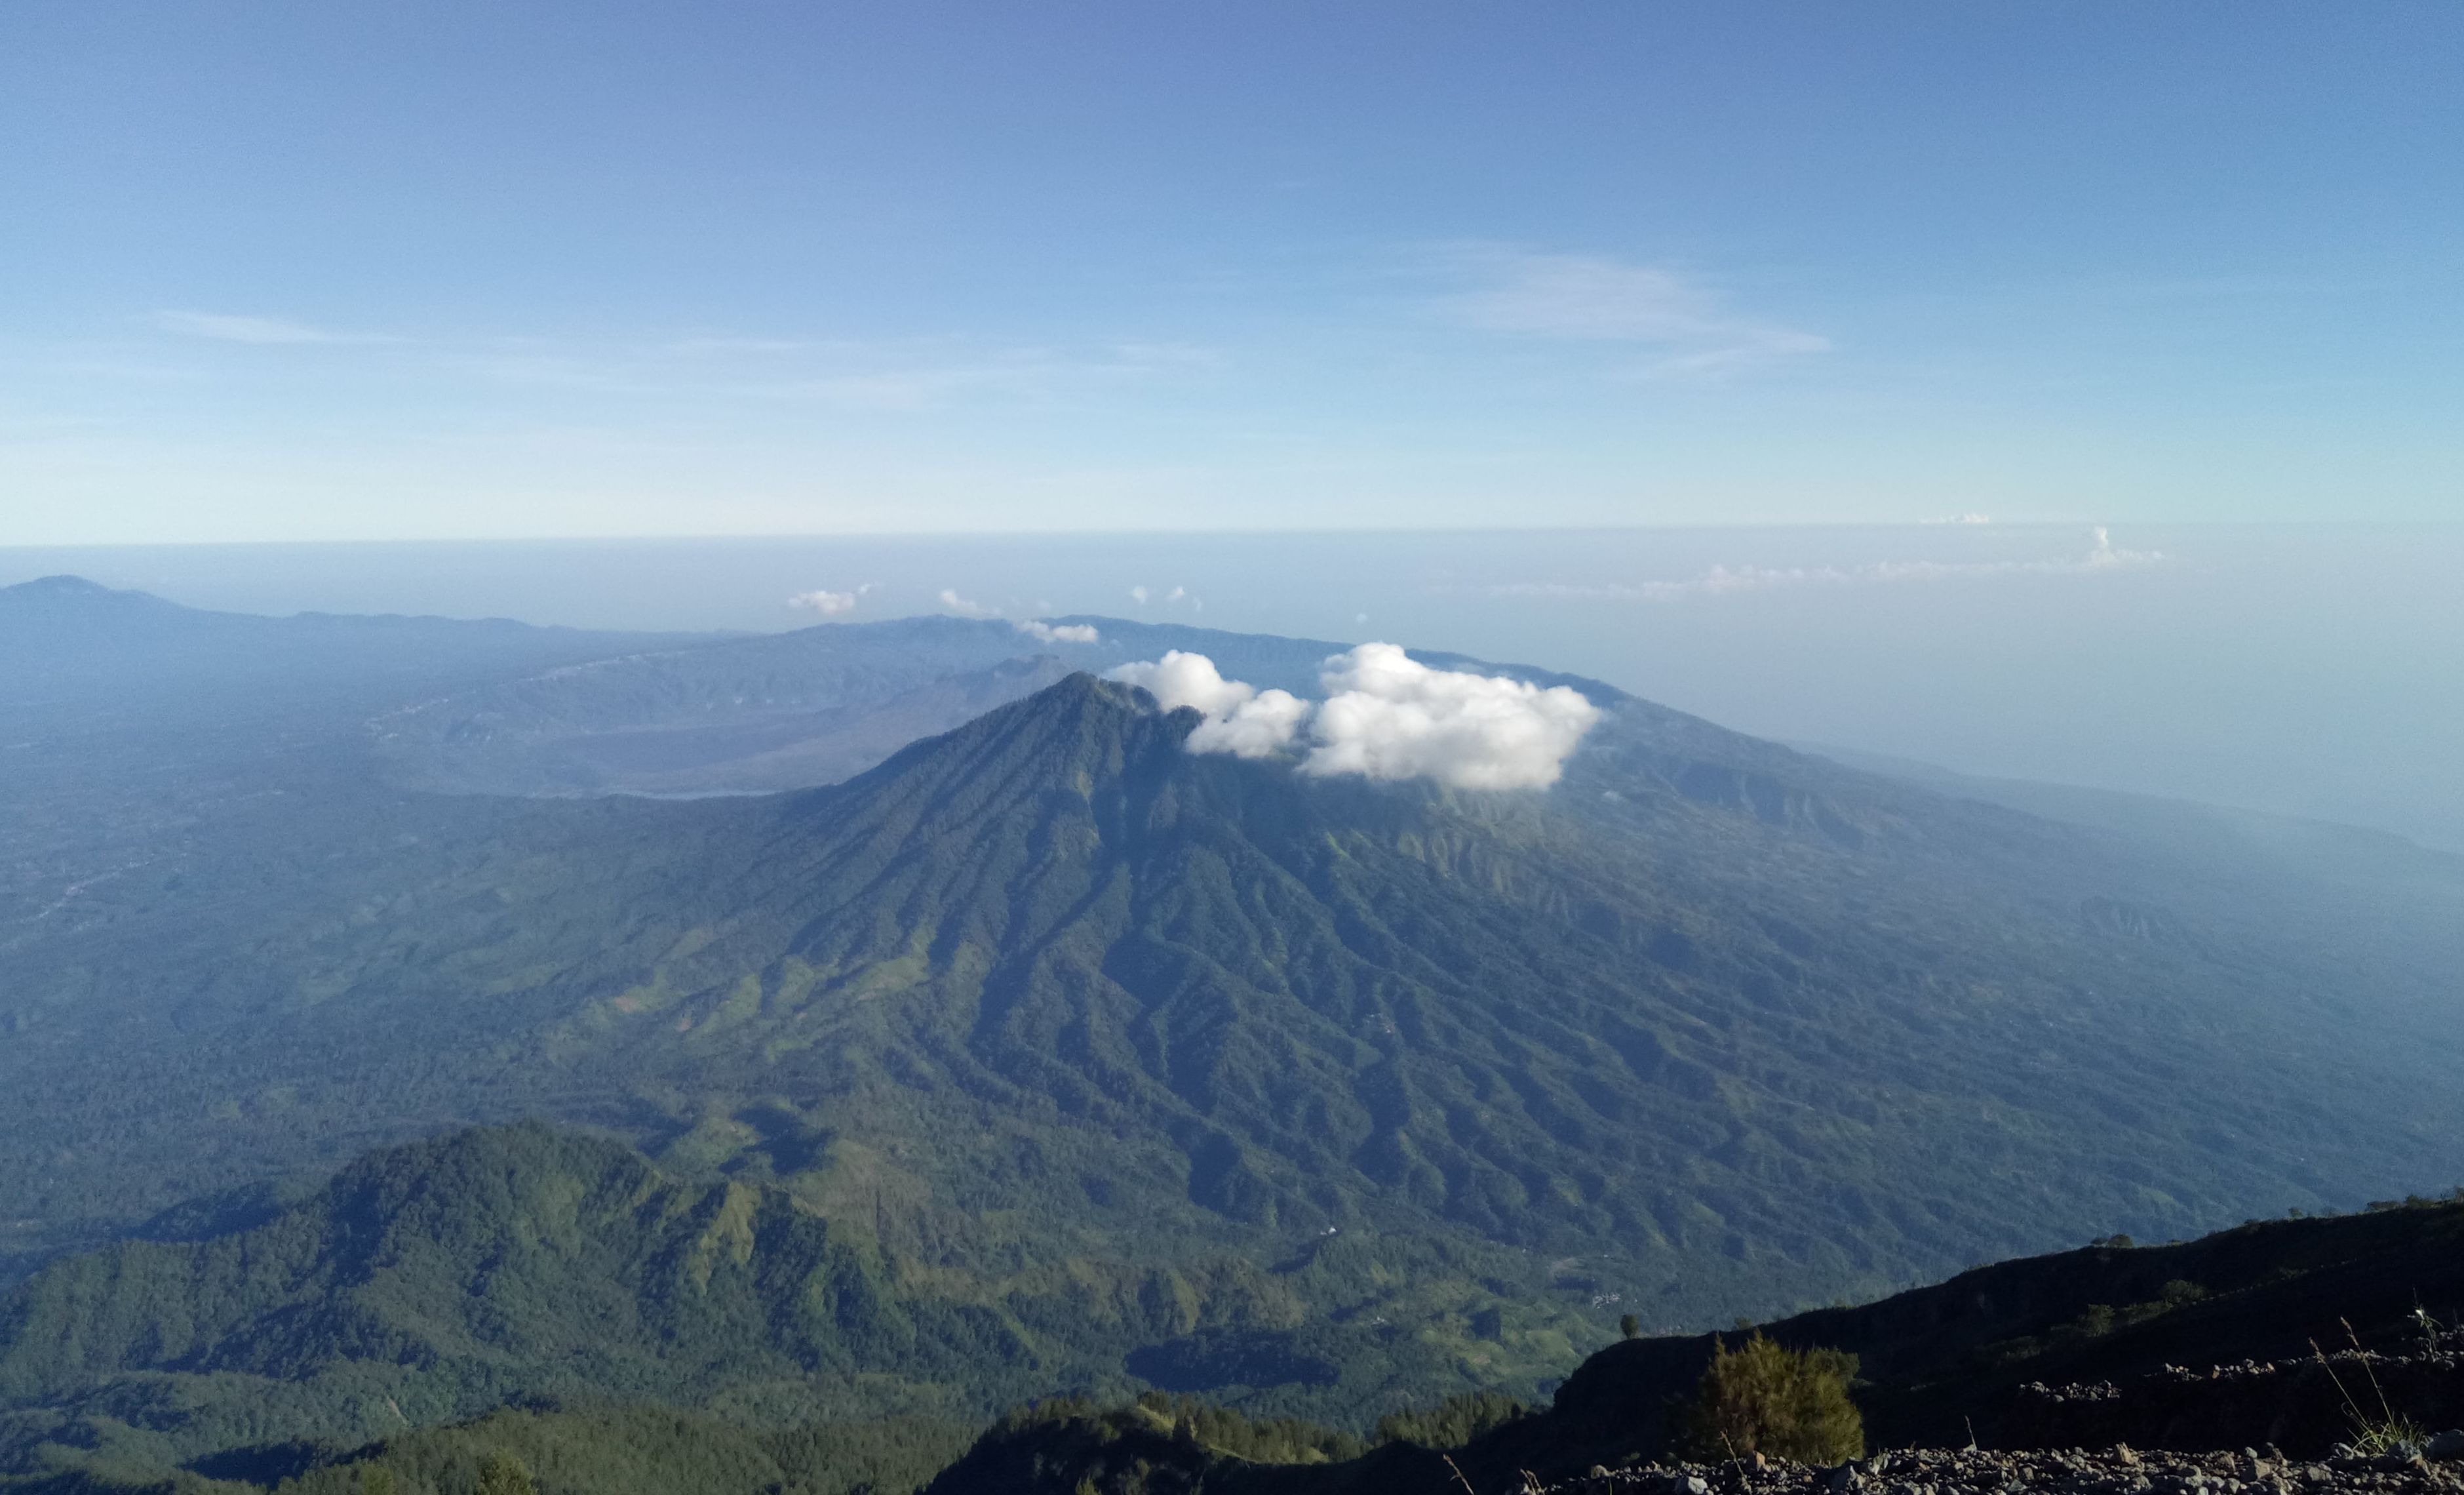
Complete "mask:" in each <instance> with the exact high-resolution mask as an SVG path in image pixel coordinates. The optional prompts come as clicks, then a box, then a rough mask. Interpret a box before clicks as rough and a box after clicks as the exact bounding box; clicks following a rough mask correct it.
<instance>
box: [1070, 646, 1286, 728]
mask: <svg viewBox="0 0 2464 1495" xmlns="http://www.w3.org/2000/svg"><path fill="white" fill-rule="evenodd" d="M1104 678H1105V679H1106V680H1116V681H1122V682H1124V683H1125V684H1131V685H1135V686H1137V687H1139V688H1140V689H1142V690H1144V691H1146V692H1147V693H1148V694H1149V695H1151V696H1153V697H1155V700H1156V701H1158V702H1160V703H1162V704H1163V708H1164V709H1165V710H1166V711H1177V710H1179V709H1180V708H1181V707H1183V706H1194V707H1196V708H1197V709H1198V710H1199V711H1201V712H1203V713H1205V714H1206V715H1208V716H1221V715H1224V714H1226V713H1228V712H1230V711H1231V710H1232V709H1233V708H1234V707H1235V706H1238V705H1240V704H1241V703H1243V702H1246V701H1250V700H1253V699H1255V698H1256V696H1257V694H1258V688H1257V687H1256V686H1255V685H1251V684H1249V683H1248V682H1247V681H1237V680H1225V679H1224V678H1223V674H1222V672H1221V671H1220V670H1218V669H1217V668H1216V667H1215V661H1214V660H1213V659H1210V658H1207V657H1206V656H1204V655H1202V654H1189V653H1186V652H1184V651H1182V650H1179V649H1168V650H1166V651H1164V657H1163V658H1160V659H1151V660H1146V661H1143V662H1140V663H1136V664H1124V665H1121V666H1119V667H1117V668H1115V669H1112V670H1111V671H1109V672H1107V673H1106V675H1105V677H1104Z"/></svg>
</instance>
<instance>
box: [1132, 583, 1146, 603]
mask: <svg viewBox="0 0 2464 1495" xmlns="http://www.w3.org/2000/svg"><path fill="white" fill-rule="evenodd" d="M1130 600H1131V601H1132V602H1134V603H1136V604H1137V605H1138V606H1140V607H1145V606H1146V605H1147V589H1146V588H1145V587H1143V586H1138V587H1132V588H1131V589H1130Z"/></svg>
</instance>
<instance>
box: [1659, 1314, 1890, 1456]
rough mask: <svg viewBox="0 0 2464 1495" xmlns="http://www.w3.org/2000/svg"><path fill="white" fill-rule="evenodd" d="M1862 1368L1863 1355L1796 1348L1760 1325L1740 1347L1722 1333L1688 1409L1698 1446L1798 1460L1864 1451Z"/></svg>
mask: <svg viewBox="0 0 2464 1495" xmlns="http://www.w3.org/2000/svg"><path fill="white" fill-rule="evenodd" d="M1856 1375H1857V1357H1856V1356H1855V1355H1852V1354H1846V1353H1843V1352H1841V1351H1839V1350H1789V1349H1786V1348H1784V1347H1782V1346H1779V1345H1776V1344H1773V1343H1772V1342H1771V1341H1770V1340H1768V1339H1765V1338H1764V1337H1763V1335H1762V1333H1761V1331H1760V1330H1756V1331H1755V1332H1754V1334H1753V1335H1752V1337H1750V1338H1749V1339H1748V1340H1747V1341H1746V1342H1745V1344H1744V1345H1742V1346H1741V1347H1739V1348H1738V1349H1735V1350H1730V1349H1729V1348H1728V1347H1727V1344H1726V1343H1724V1342H1721V1341H1717V1340H1715V1341H1713V1342H1712V1349H1711V1365H1710V1369H1708V1370H1706V1371H1705V1372H1703V1381H1702V1384H1701V1386H1700V1387H1699V1389H1697V1391H1696V1392H1695V1394H1694V1404H1693V1406H1692V1407H1691V1408H1690V1409H1689V1412H1688V1416H1687V1433H1688V1439H1689V1441H1690V1443H1691V1445H1692V1451H1693V1452H1694V1453H1695V1454H1696V1455H1697V1456H1698V1457H1701V1458H1712V1459H1717V1458H1732V1457H1736V1456H1739V1455H1744V1454H1751V1453H1760V1454H1765V1455H1769V1456H1770V1457H1771V1458H1775V1459H1790V1460H1794V1461H1795V1462H1799V1463H1838V1462H1842V1461H1844V1460H1849V1459H1856V1458H1859V1457H1861V1456H1862V1455H1863V1454H1864V1452H1865V1418H1864V1417H1863V1415H1862V1414H1860V1413H1859V1412H1858V1410H1857V1404H1856V1403H1855V1402H1854V1401H1851V1400H1849V1398H1848V1385H1849V1382H1851V1381H1852V1380H1854V1379H1855V1378H1856Z"/></svg>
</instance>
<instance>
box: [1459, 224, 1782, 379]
mask: <svg viewBox="0 0 2464 1495" xmlns="http://www.w3.org/2000/svg"><path fill="white" fill-rule="evenodd" d="M1457 263H1458V265H1459V266H1460V267H1461V268H1463V270H1466V271H1468V272H1470V273H1472V274H1475V275H1478V276H1480V277H1481V278H1482V279H1486V280H1488V281H1489V282H1490V283H1489V284H1488V285H1487V286H1486V287H1485V289H1481V290H1476V291H1469V292H1464V293H1461V294H1458V295H1455V296H1451V297H1447V298H1445V299H1444V300H1443V301H1441V308H1442V309H1443V310H1444V311H1445V312H1446V313H1447V314H1448V315H1450V316H1452V317H1453V318H1454V319H1455V320H1456V321H1458V322H1460V323H1462V324H1464V325H1465V326H1470V327H1476V328H1479V329H1481V330H1482V331H1485V332H1500V333H1507V334H1510V335H1513V336H1518V337H1531V338H1551V339H1557V340H1560V341H1570V342H1584V343H1610V344H1628V345H1632V346H1639V347H1650V348H1656V349H1658V350H1659V354H1660V356H1658V357H1657V358H1655V359H1653V360H1652V361H1651V362H1649V363H1646V364H1644V365H1642V366H1640V367H1639V368H1636V369H1634V370H1632V371H1633V372H1635V373H1638V374H1640V375H1642V376H1644V377H1647V378H1666V379H1713V378H1721V377H1725V376H1727V375H1729V374H1734V373H1740V372H1744V371H1746V370H1749V369H1751V368H1760V367H1763V366H1766V365H1770V364H1775V363H1780V362H1784V361H1786V360H1789V359H1793V358H1802V357H1805V356H1808V355H1811V354H1815V353H1825V352H1829V351H1830V350H1831V341H1830V340H1829V339H1828V338H1825V337H1822V336H1820V335H1819V334H1816V333H1812V332H1805V331H1800V330H1798V329H1796V328H1794V327H1787V326H1782V325H1779V324H1774V323H1770V322H1764V321H1760V320H1758V319H1754V318H1750V317H1745V316H1741V315H1739V314H1737V313H1735V312H1732V311H1730V310H1728V309H1727V306H1725V305H1724V304H1723V303H1722V301H1721V299H1720V298H1719V296H1718V295H1717V294H1715V293H1714V292H1712V291H1711V290H1710V289H1708V288H1707V287H1705V286H1704V285H1701V284H1699V283H1697V282H1696V281H1694V280H1692V279H1688V278H1687V277H1685V276H1683V275H1681V274H1679V273H1677V272H1676V271H1673V270H1666V269H1661V268H1659V267H1657V266H1652V265H1632V264H1626V263H1624V262H1622V261H1620V260H1617V259H1612V258H1609V257H1605V256H1599V255H1546V254H1533V253H1529V252H1516V251H1502V250H1496V249H1488V250H1477V251H1473V252H1470V253H1469V254H1466V255H1463V256H1462V257H1459V258H1458V260H1457Z"/></svg>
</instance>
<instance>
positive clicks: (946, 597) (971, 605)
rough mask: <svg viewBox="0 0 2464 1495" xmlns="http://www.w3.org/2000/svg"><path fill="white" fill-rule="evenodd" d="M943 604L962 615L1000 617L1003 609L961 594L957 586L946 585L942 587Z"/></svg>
mask: <svg viewBox="0 0 2464 1495" xmlns="http://www.w3.org/2000/svg"><path fill="white" fill-rule="evenodd" d="M941 606H943V607H945V608H947V609H949V610H950V611H951V612H953V613H956V614H958V615H959V616H960V617H998V616H1000V615H1001V610H1000V609H999V608H988V607H985V606H984V605H983V604H982V603H980V602H977V601H974V600H972V599H970V598H967V597H962V596H959V595H958V589H957V588H956V587H944V588H942V589H941Z"/></svg>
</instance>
